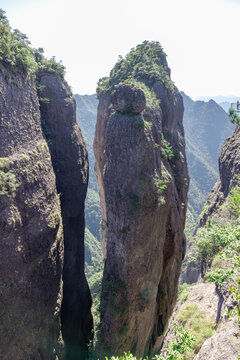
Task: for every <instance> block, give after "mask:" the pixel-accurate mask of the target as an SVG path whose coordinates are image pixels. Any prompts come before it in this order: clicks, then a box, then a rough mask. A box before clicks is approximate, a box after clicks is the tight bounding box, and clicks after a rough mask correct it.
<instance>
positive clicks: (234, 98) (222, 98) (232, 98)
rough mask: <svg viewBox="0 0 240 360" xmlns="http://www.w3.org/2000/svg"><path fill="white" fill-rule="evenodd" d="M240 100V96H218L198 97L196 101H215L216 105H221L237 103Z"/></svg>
mask: <svg viewBox="0 0 240 360" xmlns="http://www.w3.org/2000/svg"><path fill="white" fill-rule="evenodd" d="M239 99H240V96H235V95H217V96H198V97H197V99H196V101H198V100H201V101H209V100H214V101H215V102H216V103H218V104H220V103H222V102H228V103H231V102H236V101H237V100H239Z"/></svg>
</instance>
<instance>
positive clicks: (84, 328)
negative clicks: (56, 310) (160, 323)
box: [40, 75, 93, 360]
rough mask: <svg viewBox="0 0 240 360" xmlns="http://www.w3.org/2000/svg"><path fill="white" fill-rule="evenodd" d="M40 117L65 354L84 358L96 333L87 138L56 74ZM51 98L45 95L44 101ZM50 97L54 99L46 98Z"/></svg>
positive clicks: (48, 79) (46, 86)
mask: <svg viewBox="0 0 240 360" xmlns="http://www.w3.org/2000/svg"><path fill="white" fill-rule="evenodd" d="M40 86H41V89H42V90H41V97H42V98H43V99H45V101H41V102H40V105H41V116H42V124H43V129H44V131H45V134H46V137H47V139H48V144H49V149H50V152H51V157H52V164H53V168H54V171H55V174H56V183H57V190H58V192H59V193H60V199H61V209H62V218H63V229H64V269H63V305H62V333H63V339H64V342H65V347H66V354H65V359H67V360H68V359H69V360H70V359H74V360H77V359H83V358H84V357H85V356H86V353H87V344H88V342H89V340H90V339H91V336H92V327H93V324H92V315H91V312H90V308H91V304H92V300H91V294H90V291H89V288H88V284H87V281H86V278H85V274H84V229H85V220H84V201H85V197H86V191H87V184H88V160H87V150H86V146H85V142H84V140H83V137H82V134H81V131H80V129H79V127H78V125H77V122H76V105H75V100H74V98H73V96H72V93H71V91H70V88H69V86H68V85H67V83H66V82H65V81H63V80H60V79H59V78H57V77H56V76H54V75H44V76H42V77H41V80H40ZM46 99H47V100H46ZM48 99H49V100H50V101H48Z"/></svg>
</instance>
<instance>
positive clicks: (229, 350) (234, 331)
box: [194, 322, 240, 360]
mask: <svg viewBox="0 0 240 360" xmlns="http://www.w3.org/2000/svg"><path fill="white" fill-rule="evenodd" d="M239 346H240V341H239V328H238V326H237V325H236V324H234V322H228V323H226V324H224V325H223V326H222V328H221V329H220V330H219V331H218V332H217V333H216V334H214V335H213V336H212V337H210V338H209V339H207V340H206V341H205V342H204V344H203V346H202V347H201V350H200V351H199V353H198V354H197V356H196V357H195V358H194V360H229V359H238V358H239V355H240V351H239Z"/></svg>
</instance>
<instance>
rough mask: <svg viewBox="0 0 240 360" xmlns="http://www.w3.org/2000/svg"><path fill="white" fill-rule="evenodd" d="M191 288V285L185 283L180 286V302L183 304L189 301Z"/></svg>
mask: <svg viewBox="0 0 240 360" xmlns="http://www.w3.org/2000/svg"><path fill="white" fill-rule="evenodd" d="M189 287H190V285H189V284H187V283H183V284H180V285H179V286H178V300H179V301H180V302H181V303H183V302H184V301H186V300H187V298H188V295H189Z"/></svg>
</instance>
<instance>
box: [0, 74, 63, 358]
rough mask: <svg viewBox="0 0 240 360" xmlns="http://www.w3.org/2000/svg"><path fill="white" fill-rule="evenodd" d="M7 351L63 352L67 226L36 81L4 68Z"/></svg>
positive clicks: (1, 235) (1, 303) (24, 354)
mask: <svg viewBox="0 0 240 360" xmlns="http://www.w3.org/2000/svg"><path fill="white" fill-rule="evenodd" d="M0 226H1V227H0V246H1V251H0V279H1V280H0V313H1V315H0V317H1V322H0V339H1V340H0V358H1V359H2V360H12V359H14V360H23V359H26V360H29V359H35V360H38V359H39V360H40V359H41V360H42V359H44V360H56V359H62V351H61V347H62V345H63V342H62V338H61V326H60V308H61V302H62V266H63V230H62V219H61V209H60V202H59V198H58V195H57V190H56V180H55V174H54V171H53V168H52V163H51V157H50V153H49V149H48V146H47V143H46V141H45V138H44V136H43V134H42V129H41V123H40V113H39V103H38V97H37V92H36V88H35V84H34V82H33V81H31V80H26V79H25V78H22V77H21V75H15V82H11V83H7V82H6V80H5V78H4V76H3V74H2V73H1V72H0Z"/></svg>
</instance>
